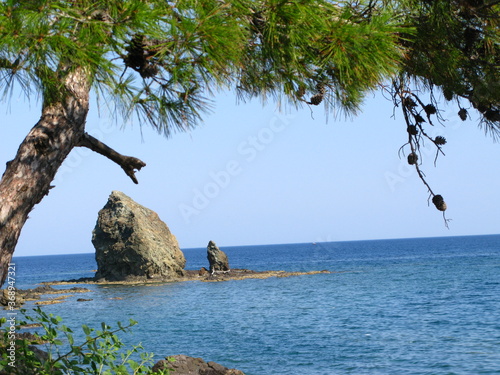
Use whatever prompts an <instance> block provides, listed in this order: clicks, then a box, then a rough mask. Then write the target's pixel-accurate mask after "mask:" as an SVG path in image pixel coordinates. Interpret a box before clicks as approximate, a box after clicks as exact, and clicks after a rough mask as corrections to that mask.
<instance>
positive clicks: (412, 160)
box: [408, 152, 418, 165]
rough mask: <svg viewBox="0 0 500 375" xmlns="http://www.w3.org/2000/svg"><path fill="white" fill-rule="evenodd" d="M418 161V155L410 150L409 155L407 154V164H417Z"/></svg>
mask: <svg viewBox="0 0 500 375" xmlns="http://www.w3.org/2000/svg"><path fill="white" fill-rule="evenodd" d="M417 161H418V155H417V154H415V153H414V152H412V153H411V154H410V155H408V164H410V165H414V164H417Z"/></svg>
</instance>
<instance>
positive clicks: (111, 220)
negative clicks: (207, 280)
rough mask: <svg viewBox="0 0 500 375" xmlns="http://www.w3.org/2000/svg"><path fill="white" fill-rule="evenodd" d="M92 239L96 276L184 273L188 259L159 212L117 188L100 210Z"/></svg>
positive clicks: (120, 277) (114, 278)
mask: <svg viewBox="0 0 500 375" xmlns="http://www.w3.org/2000/svg"><path fill="white" fill-rule="evenodd" d="M92 243H93V244H94V247H95V249H96V261H97V267H98V269H97V273H96V276H95V279H96V280H103V279H105V280H107V281H121V280H134V279H137V280H141V279H153V278H160V279H169V278H178V277H181V276H183V275H184V266H185V265H186V259H185V258H184V254H183V253H182V251H181V250H180V248H179V244H178V243H177V239H176V238H175V236H174V235H173V234H172V233H171V232H170V230H169V229H168V227H167V225H166V224H165V223H164V222H163V221H161V220H160V218H159V217H158V214H157V213H156V212H154V211H152V210H150V209H149V208H146V207H144V206H141V205H140V204H138V203H136V202H135V201H134V200H132V199H131V198H130V197H128V196H127V195H125V194H123V193H122V192H119V191H113V192H112V193H111V195H110V196H109V199H108V202H107V203H106V205H105V206H104V207H103V208H102V209H101V210H100V211H99V215H98V219H97V223H96V226H95V228H94V231H93V232H92Z"/></svg>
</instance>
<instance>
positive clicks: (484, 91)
mask: <svg viewBox="0 0 500 375" xmlns="http://www.w3.org/2000/svg"><path fill="white" fill-rule="evenodd" d="M408 3H409V4H408V8H406V11H405V20H406V21H405V22H407V23H410V24H412V25H414V26H415V29H416V33H415V34H414V35H413V36H409V37H408V40H407V44H406V47H408V54H407V56H406V59H405V60H404V68H403V72H404V73H405V74H406V75H407V76H408V77H410V78H413V79H414V80H415V81H416V82H417V83H420V84H421V85H422V86H423V87H424V88H426V89H428V90H431V91H432V90H434V89H437V90H438V91H441V93H442V94H443V96H444V98H445V99H446V100H458V99H460V98H462V99H466V101H468V102H469V103H470V104H471V105H472V106H473V107H474V108H475V109H477V110H478V111H479V112H480V113H481V115H482V123H483V124H484V125H485V129H486V130H489V131H491V132H492V133H493V135H496V136H498V135H499V134H500V4H499V3H498V1H484V0H463V1H462V0H460V1H458V0H457V1H448V0H447V1H444V0H435V1H410V2H408Z"/></svg>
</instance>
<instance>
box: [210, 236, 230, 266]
mask: <svg viewBox="0 0 500 375" xmlns="http://www.w3.org/2000/svg"><path fill="white" fill-rule="evenodd" d="M207 258H208V263H209V265H210V272H211V273H213V272H215V271H229V261H228V259H227V255H226V253H224V252H223V251H222V250H220V249H219V248H218V247H217V245H216V244H215V242H213V241H210V242H209V243H208V246H207Z"/></svg>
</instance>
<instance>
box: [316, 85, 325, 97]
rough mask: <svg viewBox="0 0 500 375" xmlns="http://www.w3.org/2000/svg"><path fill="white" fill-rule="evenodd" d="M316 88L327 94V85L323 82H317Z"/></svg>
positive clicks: (322, 93) (319, 91)
mask: <svg viewBox="0 0 500 375" xmlns="http://www.w3.org/2000/svg"><path fill="white" fill-rule="evenodd" d="M316 90H318V93H320V94H321V95H325V94H326V85H325V84H324V83H322V82H319V83H318V84H316Z"/></svg>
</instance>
